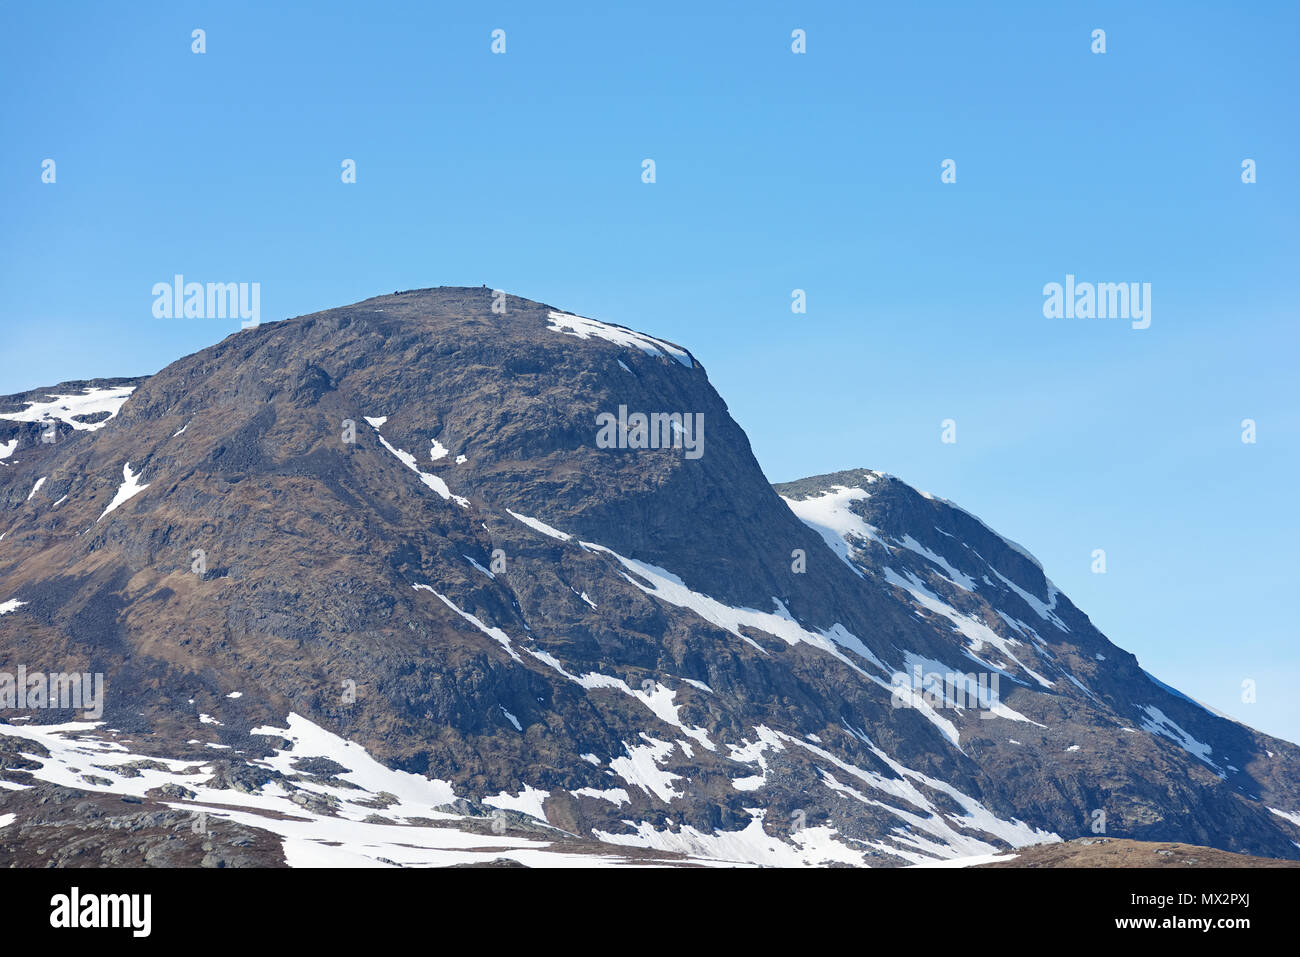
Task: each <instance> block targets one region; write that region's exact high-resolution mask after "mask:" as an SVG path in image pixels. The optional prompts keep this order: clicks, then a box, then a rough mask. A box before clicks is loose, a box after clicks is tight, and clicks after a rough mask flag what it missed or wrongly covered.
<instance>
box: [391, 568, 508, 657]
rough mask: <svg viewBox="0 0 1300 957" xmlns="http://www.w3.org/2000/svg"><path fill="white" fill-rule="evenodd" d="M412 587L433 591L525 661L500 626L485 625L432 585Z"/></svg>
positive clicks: (474, 624) (482, 630)
mask: <svg viewBox="0 0 1300 957" xmlns="http://www.w3.org/2000/svg"><path fill="white" fill-rule="evenodd" d="M411 587H412V588H414V589H416V590H417V591H427V592H430V593H432V594H434V595H437V597H438V598H439V599H441V601H442V603H443V604H444V605H446V606H447V607H448V608H450V609H451V610H452V611H454V612H455V613H456V614H458V615H460V616H461V617H462V618H464V619H465V620H466V621H468V622H469V623H470V624H471V625H473V626H474V627H475V628H477V629H478V630H479V631H481V632H483V634H485V635H487V636H488V637H489V638H491V639H492V640H493V641H495V642H497V643H498V644H499V645H501V647H502V648H504V649H505V650H506V651H507V652H509V654H510V657H511V658H513V659H515V661H523V659H522V658H520V657H519V653H518V652H516V651H515V649H514V645H512V644H511V643H510V636H509V635H507V634H506V633H505V632H504V631H502V630H501V629H500V628H493V627H492V626H490V625H485V624H483V622H481V621H479V620H478V619H477V618H475V617H474V616H473V615H471V614H470V613H469V612H467V611H462V610H461V609H460V608H459V607H458V606H457V605H456V603H455V602H454V601H452V600H451V599H450V598H448V597H447V596H446V595H442V594H439V593H438V592H436V591H434V590H433V586H432V585H412V586H411Z"/></svg>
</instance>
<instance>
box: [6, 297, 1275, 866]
mask: <svg viewBox="0 0 1300 957" xmlns="http://www.w3.org/2000/svg"><path fill="white" fill-rule="evenodd" d="M505 305H506V312H505V313H504V314H499V313H494V312H493V310H492V306H493V297H492V292H491V291H490V290H487V289H460V288H443V289H433V290H421V291H415V292H408V293H400V294H395V295H392V296H383V297H379V298H376V299H370V300H366V301H365V302H362V303H358V304H356V305H353V306H347V307H343V308H340V309H333V310H328V311H326V312H322V313H316V314H314V315H310V316H304V317H300V318H297V319H292V320H288V321H285V322H281V323H274V324H269V325H264V326H261V327H259V328H256V329H251V330H247V331H243V332H240V333H238V334H236V335H233V336H231V337H229V338H227V339H226V340H224V341H223V342H221V343H219V344H218V345H216V346H213V347H211V348H209V349H205V350H203V351H202V352H199V353H197V354H195V355H193V356H189V357H187V358H185V359H182V360H180V361H178V362H176V363H174V364H172V365H171V366H168V367H167V368H166V369H164V370H162V371H161V372H159V373H158V374H157V375H155V376H151V377H148V378H145V379H142V380H112V381H111V382H92V383H68V384H65V385H64V386H60V387H55V388H53V389H50V390H40V391H39V392H37V393H28V394H25V395H22V396H12V397H8V398H6V399H2V400H0V447H3V444H4V443H5V442H7V441H11V440H12V439H17V440H18V444H17V446H16V447H15V448H14V449H13V451H12V452H11V453H10V455H9V457H8V458H6V459H5V460H3V465H2V466H0V533H3V534H4V537H3V539H0V603H4V602H7V601H11V600H17V601H19V602H22V603H23V604H22V605H20V606H18V607H16V608H15V609H14V610H13V611H11V612H8V613H6V614H4V615H3V616H2V617H0V669H3V670H8V671H13V670H14V669H15V668H16V667H17V665H18V664H22V665H24V666H25V667H26V669H27V670H28V671H29V672H36V671H49V672H62V671H73V670H80V671H90V672H103V673H104V674H105V676H106V698H105V711H104V717H103V720H104V722H105V723H106V727H107V728H111V729H115V730H117V731H118V732H121V733H123V734H129V735H131V736H132V737H133V740H134V741H135V742H137V743H138V742H147V743H148V745H149V747H150V748H151V749H152V750H151V753H157V754H160V755H162V754H165V755H166V756H168V757H170V758H176V759H181V760H194V761H202V762H211V761H212V759H213V752H212V750H211V749H210V748H208V747H207V746H208V745H210V744H219V745H224V746H228V747H229V748H230V749H231V752H230V753H229V754H226V753H225V752H223V758H227V759H229V761H232V762H235V763H236V765H237V766H236V767H231V766H229V765H222V766H221V767H220V768H214V769H213V774H214V777H215V778H217V779H219V784H221V785H222V786H225V787H234V786H236V784H237V785H238V786H239V787H245V788H249V789H251V791H252V792H253V793H256V792H258V791H259V790H262V789H265V788H266V787H268V786H270V784H269V783H268V782H270V781H272V780H273V778H272V777H271V776H269V775H267V774H264V773H260V772H259V771H258V770H257V769H258V768H259V767H260V765H258V764H257V762H258V761H259V760H260V758H262V757H264V756H266V755H268V754H269V753H270V752H271V751H272V749H274V748H275V747H276V746H277V744H278V743H279V742H278V741H277V740H275V739H274V738H269V737H268V736H267V735H265V734H250V731H252V730H253V729H254V728H256V727H258V726H259V725H264V726H271V727H275V728H282V727H284V725H285V720H286V716H287V715H289V714H290V713H296V714H299V715H302V716H305V717H306V718H308V719H310V720H311V721H312V722H315V723H316V724H318V725H320V726H322V727H324V728H326V729H328V730H330V731H332V732H334V733H336V734H338V735H341V736H342V737H344V738H347V739H349V740H352V741H355V742H357V743H358V744H360V745H362V746H363V747H364V748H365V749H366V750H367V751H368V752H369V753H370V754H371V755H373V756H374V757H375V758H377V759H379V760H380V761H382V762H384V763H386V764H387V765H389V766H390V767H393V768H398V769H402V770H406V771H411V772H415V773H417V774H420V775H425V776H428V777H431V778H436V779H440V780H443V781H447V782H450V784H451V785H452V786H453V788H454V789H455V792H456V794H457V795H458V796H460V797H463V798H466V799H468V801H469V802H470V805H471V806H472V807H476V808H479V809H480V810H481V809H482V805H479V804H477V803H476V802H478V801H480V800H481V799H483V798H485V797H487V796H491V795H496V794H498V793H499V792H503V791H504V792H508V794H510V795H518V794H521V793H522V792H524V791H525V789H526V788H529V789H540V790H543V791H546V792H548V795H547V797H546V799H545V802H544V805H543V806H544V813H545V816H546V817H547V819H548V820H549V822H550V823H551V824H552V825H555V826H558V827H560V828H563V829H564V830H565V831H569V832H572V833H573V834H576V835H579V836H581V837H583V838H584V839H586V840H588V842H589V841H590V838H591V837H592V836H593V835H595V836H597V837H600V836H605V837H607V838H609V839H610V840H615V841H617V840H618V839H619V838H618V837H617V835H625V837H624V838H623V839H624V840H627V839H628V838H627V837H626V835H628V834H630V833H633V832H634V831H637V830H638V829H634V828H632V827H629V825H628V824H626V823H624V822H625V821H633V822H637V824H638V825H640V827H639V832H640V838H641V839H642V840H643V841H648V842H649V843H650V844H651V845H652V846H654V847H657V848H659V849H661V850H667V851H686V852H689V853H693V854H701V855H706V856H721V857H724V858H727V859H734V858H735V857H736V855H737V853H738V852H737V851H736V850H735V849H734V848H728V849H718V848H717V847H715V846H714V845H712V844H710V843H709V838H710V837H711V836H713V835H714V834H715V833H716V832H735V831H740V830H742V829H744V828H746V826H748V825H751V823H752V821H753V819H754V816H755V815H754V811H752V810H750V809H759V810H760V811H761V812H762V813H763V825H762V827H763V829H764V830H765V832H766V835H767V836H768V838H765V839H770V840H771V841H772V842H782V843H784V844H786V845H789V846H790V848H792V849H794V850H795V851H799V852H800V853H804V852H806V854H807V855H810V856H808V857H807V859H809V860H816V861H829V860H832V859H835V860H840V861H841V862H850V863H852V862H856V863H872V864H897V863H902V862H906V861H909V860H918V859H921V858H925V857H933V856H944V855H956V854H975V853H979V852H981V850H982V849H983V847H984V846H990V847H992V848H995V849H996V848H1004V847H1007V846H1008V845H1010V844H1024V843H1030V842H1033V841H1036V840H1043V839H1046V838H1048V837H1050V836H1051V835H1053V834H1055V835H1059V836H1061V837H1064V838H1072V837H1076V836H1079V835H1085V834H1090V833H1092V828H1093V827H1094V825H1095V823H1096V822H1097V821H1098V820H1099V818H1098V817H1097V816H1096V812H1097V811H1104V812H1105V826H1106V833H1109V834H1112V835H1116V836H1120V837H1127V838H1137V839H1143V840H1164V841H1172V840H1180V841H1185V842H1188V843H1195V844H1203V845H1209V846H1213V847H1218V848H1222V849H1225V850H1232V851H1238V852H1244V853H1251V854H1259V855H1265V856H1275V857H1290V858H1297V857H1300V849H1297V847H1296V846H1295V845H1294V844H1293V843H1292V842H1293V841H1294V840H1297V839H1300V828H1297V827H1296V825H1295V824H1294V823H1292V822H1290V821H1289V820H1288V819H1286V818H1284V817H1282V816H1280V815H1278V814H1275V813H1273V812H1271V811H1270V810H1269V808H1270V807H1272V808H1278V809H1280V810H1284V811H1287V812H1291V813H1295V812H1298V811H1300V786H1298V785H1297V781H1298V780H1300V776H1298V775H1297V770H1298V769H1300V751H1298V749H1297V748H1296V747H1295V746H1293V745H1291V744H1288V743H1286V742H1281V741H1277V740H1275V739H1272V738H1268V737H1267V736H1264V735H1261V734H1258V733H1256V732H1254V731H1252V730H1250V729H1248V728H1245V727H1244V726H1242V725H1239V724H1236V723H1234V722H1232V721H1229V720H1225V719H1223V718H1220V717H1217V716H1215V715H1213V714H1211V713H1210V712H1208V711H1206V710H1205V709H1203V708H1201V707H1200V706H1199V705H1197V704H1195V703H1194V702H1191V701H1189V700H1187V699H1185V698H1183V697H1181V696H1180V695H1178V694H1177V693H1176V692H1173V691H1172V690H1171V689H1167V688H1165V687H1163V686H1161V685H1159V684H1157V683H1156V682H1154V681H1153V680H1152V679H1151V678H1150V677H1148V676H1147V675H1146V674H1145V673H1144V672H1143V671H1142V670H1141V668H1140V667H1139V666H1138V664H1137V661H1136V660H1135V659H1134V658H1133V656H1132V655H1130V654H1128V653H1126V652H1124V651H1122V650H1120V649H1118V648H1116V647H1115V646H1113V645H1111V644H1110V643H1109V642H1108V641H1107V640H1106V638H1105V637H1104V636H1103V635H1101V634H1100V633H1099V632H1098V631H1096V629H1094V628H1093V627H1092V625H1091V623H1090V622H1089V621H1088V619H1087V617H1086V616H1085V615H1084V614H1082V613H1081V612H1080V611H1079V610H1078V609H1076V608H1074V606H1073V605H1071V604H1070V602H1069V601H1068V599H1067V598H1065V596H1063V595H1061V594H1059V593H1058V592H1056V590H1055V588H1054V587H1053V586H1052V585H1051V584H1050V582H1049V581H1048V580H1047V578H1046V577H1045V575H1044V573H1043V570H1042V569H1041V568H1039V566H1038V564H1037V563H1036V562H1035V561H1034V560H1033V559H1032V557H1030V556H1029V555H1028V553H1026V552H1025V551H1024V550H1023V549H1022V548H1020V547H1018V546H1015V545H1013V544H1011V543H1008V542H1006V541H1004V540H1003V539H1002V538H1000V537H999V536H998V535H997V534H996V533H995V532H993V531H992V530H990V529H989V528H987V527H986V526H985V525H983V523H981V522H980V521H979V520H978V519H976V518H974V517H973V516H971V515H969V514H968V513H966V512H964V511H962V510H961V509H959V508H957V507H955V506H953V505H951V504H949V503H946V502H943V501H941V500H937V499H932V498H927V497H924V496H923V495H921V494H920V493H918V492H916V491H915V490H913V489H911V488H910V487H908V486H907V485H905V484H904V483H902V482H900V481H898V480H897V479H894V478H891V477H889V476H885V475H882V474H879V473H874V472H870V471H867V470H855V471H852V472H843V473H837V474H835V475H829V476H820V477H817V478H810V479H805V480H802V481H800V482H795V483H790V484H788V485H783V486H778V487H777V488H775V489H774V488H773V487H771V486H770V485H769V484H768V483H767V481H766V479H765V478H764V476H763V474H762V471H761V469H760V468H759V466H758V464H757V463H756V462H755V460H754V457H753V455H752V452H751V450H750V447H749V442H748V440H747V438H746V437H745V434H744V432H743V431H742V430H741V429H740V427H739V426H738V425H737V424H736V423H735V422H734V421H733V420H732V419H731V417H730V415H729V414H728V412H727V408H726V405H725V403H724V402H723V401H722V399H721V397H720V396H718V394H717V393H716V392H715V391H714V390H713V388H712V387H711V386H710V385H709V382H708V378H707V375H706V372H705V370H704V368H703V367H702V366H701V365H700V364H699V362H698V360H696V359H694V357H692V356H690V355H689V353H687V352H686V351H685V350H683V349H681V348H680V347H677V346H675V345H673V344H671V343H664V342H660V341H658V340H653V339H647V338H644V337H639V336H638V335H637V334H632V333H630V331H629V330H623V329H621V328H620V327H610V326H602V325H595V326H593V325H590V324H588V323H586V322H582V321H577V320H573V319H564V318H560V319H556V318H554V316H553V313H556V312H558V310H554V309H553V308H552V307H549V306H545V305H542V304H539V303H534V302H529V301H527V300H523V299H518V298H515V297H507V299H506V300H505ZM127 386H133V387H134V391H133V392H132V393H131V394H130V397H129V398H128V399H127V400H126V401H125V403H124V404H122V405H121V406H120V411H117V412H116V414H111V417H108V416H107V415H106V414H105V413H99V414H93V413H92V415H94V419H93V421H92V419H91V417H90V416H87V417H86V421H88V422H92V424H96V425H98V426H99V427H98V428H96V429H94V430H90V429H86V428H80V429H79V428H77V427H76V426H75V425H74V424H71V423H65V422H60V423H58V425H57V440H56V441H54V442H53V443H48V442H47V443H42V442H41V441H40V434H41V432H42V431H43V430H44V431H46V432H48V431H49V427H48V426H44V427H43V426H42V425H41V424H40V423H36V422H18V421H13V420H7V419H5V418H3V415H5V414H6V413H11V414H13V413H18V412H19V411H20V410H22V409H24V408H28V407H29V403H32V402H37V401H45V400H44V399H43V398H42V396H43V395H44V394H45V393H46V392H47V391H48V392H53V393H77V394H80V393H83V392H84V391H85V390H86V389H87V388H91V389H102V390H108V389H110V388H122V387H127ZM620 406H624V407H626V409H627V410H628V412H629V413H631V412H644V413H655V412H661V413H682V414H683V415H689V414H695V413H699V414H701V415H702V416H703V423H704V431H703V437H704V444H703V454H702V455H701V456H700V457H699V458H689V457H687V456H686V455H685V454H684V450H683V449H681V448H658V449H618V448H601V447H598V444H597V441H596V437H597V430H598V427H597V416H598V415H600V414H601V413H612V414H617V413H618V410H619V407H620ZM368 419H369V420H371V421H367V420H368ZM353 433H354V434H355V440H351V439H352V437H353ZM128 466H129V467H128ZM124 468H126V469H127V471H125V472H124ZM42 478H44V481H43V482H41V484H40V486H39V487H38V488H37V487H36V483H37V481H38V480H39V479H42ZM140 486H145V487H144V488H143V489H142V490H140V491H137V492H135V494H133V495H130V497H124V495H125V493H126V492H129V491H131V490H133V489H136V488H139V487H140ZM33 490H34V491H33ZM115 500H118V504H117V505H116V506H115V507H114V508H112V510H111V511H108V512H107V513H106V514H105V510H106V509H108V508H109V506H110V505H111V504H113V503H114V501H115ZM526 520H527V521H526ZM548 527H549V529H550V530H552V531H550V532H548ZM565 536H568V537H567V538H565ZM200 572H201V573H200ZM417 586H419V587H417ZM584 596H585V597H584ZM917 664H920V665H921V670H922V674H926V673H933V672H953V673H963V674H965V673H969V674H974V675H977V676H978V674H981V673H982V674H983V675H984V676H985V677H988V676H990V675H996V676H997V680H998V694H999V703H998V706H997V707H996V708H994V709H993V711H992V716H991V717H985V715H988V714H989V713H990V711H989V709H988V708H981V707H978V706H976V707H966V708H961V709H959V708H956V707H951V706H946V705H945V704H944V703H943V701H942V700H936V699H934V698H933V696H931V701H930V702H929V703H927V702H926V700H925V698H924V697H923V696H921V695H917V696H915V697H914V696H912V695H911V694H910V693H909V694H907V695H901V694H897V693H891V692H892V690H893V689H892V685H893V682H894V675H895V673H904V674H909V675H910V674H911V673H912V670H913V668H914V666H916V665H917ZM235 693H237V694H238V697H231V695H232V694H235ZM941 697H942V692H941ZM986 703H987V702H986ZM898 704H907V705H909V706H905V707H896V705H898ZM5 714H7V715H17V716H21V715H30V723H31V724H44V723H50V722H58V721H67V720H68V719H69V717H70V715H69V713H68V712H67V711H63V712H60V711H53V710H31V711H9V712H5ZM200 715H207V716H210V717H209V718H208V720H207V721H205V720H203V719H202V718H200ZM3 721H4V722H5V723H10V722H11V721H12V718H4V719H3ZM214 722H220V723H214ZM20 750H21V749H19V751H20ZM15 753H19V752H15ZM20 760H26V759H20ZM240 762H243V763H244V770H243V772H241V771H240V768H239V766H238V765H239V764H240ZM248 762H251V763H252V764H251V765H249V764H248ZM38 763H39V762H38ZM250 768H251V776H250V773H249V772H250ZM38 776H39V775H38ZM11 780H15V781H17V780H26V779H25V778H21V777H15V778H11ZM232 781H233V782H235V784H231V783H230V782H232ZM615 789H622V790H623V791H624V792H626V794H625V800H619V801H617V802H616V801H615V800H610V799H607V798H602V797H598V796H593V792H605V791H610V790H615ZM583 791H586V792H587V793H575V792H583ZM4 798H5V792H4V791H0V802H2V801H3V800H4ZM0 811H3V805H2V804H0ZM651 829H653V830H654V831H655V832H657V836H655V837H653V838H648V837H646V834H647V833H649V831H650V830H651ZM830 829H833V834H832V832H831V830H830ZM750 833H751V837H753V836H754V834H753V832H750ZM611 835H615V836H614V837H610V836H611ZM683 835H687V836H683ZM700 835H703V836H700ZM758 837H759V838H762V835H758ZM751 843H752V842H751ZM759 843H761V840H760V842H759ZM826 843H829V844H830V845H832V846H833V852H832V853H829V854H828V853H827V852H825V850H824V848H823V850H821V851H816V850H815V848H816V847H821V846H822V845H823V844H826ZM250 846H252V845H250ZM809 848H814V850H809ZM241 853H248V852H241ZM764 853H768V852H767V851H760V850H755V849H752V848H751V849H750V850H748V851H746V852H745V854H748V855H750V857H752V858H754V859H759V858H762V855H763V854H764ZM745 854H741V855H740V856H742V857H744V856H745ZM819 854H820V855H821V856H818V855H819ZM728 855H731V856H728ZM240 859H241V860H242V858H240ZM764 859H769V858H764Z"/></svg>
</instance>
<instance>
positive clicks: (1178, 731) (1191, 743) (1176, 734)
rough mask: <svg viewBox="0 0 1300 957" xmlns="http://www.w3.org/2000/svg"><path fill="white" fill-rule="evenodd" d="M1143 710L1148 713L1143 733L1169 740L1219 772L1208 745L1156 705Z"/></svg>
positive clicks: (1221, 773) (1220, 773) (1143, 723)
mask: <svg viewBox="0 0 1300 957" xmlns="http://www.w3.org/2000/svg"><path fill="white" fill-rule="evenodd" d="M1142 710H1144V711H1145V712H1146V713H1147V716H1146V719H1145V720H1144V721H1143V722H1142V730H1143V731H1147V732H1149V733H1151V734H1158V735H1160V736H1162V737H1165V738H1168V739H1169V740H1170V741H1172V742H1174V743H1175V744H1177V745H1178V746H1179V747H1180V748H1182V749H1183V750H1184V751H1186V752H1187V753H1188V754H1190V755H1192V756H1193V757H1194V758H1196V759H1197V760H1198V761H1203V762H1205V763H1206V764H1208V765H1209V766H1210V767H1212V768H1214V770H1215V771H1219V766H1218V765H1217V764H1215V763H1214V762H1213V761H1212V760H1211V758H1212V757H1213V754H1214V752H1213V750H1212V749H1211V748H1210V746H1209V745H1208V744H1204V743H1203V742H1200V741H1197V740H1196V739H1195V738H1193V737H1192V736H1191V735H1190V734H1188V733H1187V732H1186V731H1184V730H1183V729H1182V728H1180V727H1179V726H1178V725H1177V724H1175V723H1174V721H1173V719H1172V718H1170V717H1169V716H1168V715H1166V714H1165V713H1164V712H1163V711H1161V710H1160V709H1159V708H1157V707H1156V706H1155V705H1151V704H1148V705H1144V706H1143V709H1142ZM1219 776H1220V777H1223V772H1221V771H1220V772H1219Z"/></svg>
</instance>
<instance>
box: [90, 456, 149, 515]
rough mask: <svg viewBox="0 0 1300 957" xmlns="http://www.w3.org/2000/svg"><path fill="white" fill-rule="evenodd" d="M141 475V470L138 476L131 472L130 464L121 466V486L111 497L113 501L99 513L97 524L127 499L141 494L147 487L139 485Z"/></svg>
mask: <svg viewBox="0 0 1300 957" xmlns="http://www.w3.org/2000/svg"><path fill="white" fill-rule="evenodd" d="M143 475H144V470H143V469H142V470H141V471H140V474H139V475H137V474H136V473H134V472H132V471H131V463H130V462H127V463H126V464H125V465H123V466H122V484H121V485H119V486H118V489H117V494H116V495H114V496H113V501H111V502H109V503H108V508H106V509H104V511H102V512H101V513H100V515H99V518H97V519H95V521H96V522H98V521H99V520H100V519H102V518H103V517H104V516H105V515H107V514H108V513H109V512H111V511H113V509H115V508H117V507H118V506H119V505H121V504H122V503H123V502H125V501H126V500H127V499H129V498H131V497H132V496H134V495H138V494H140V493H141V492H143V491H144V490H145V489H147V488H148V487H149V486H148V484H145V485H141V484H140V479H141V477H142V476H143Z"/></svg>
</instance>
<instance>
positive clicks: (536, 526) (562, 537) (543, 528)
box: [506, 509, 573, 542]
mask: <svg viewBox="0 0 1300 957" xmlns="http://www.w3.org/2000/svg"><path fill="white" fill-rule="evenodd" d="M506 511H507V512H510V516H511V518H515V519H518V520H519V521H521V522H523V523H524V524H525V525H527V526H528V527H529V528H531V529H532V530H533V531H535V532H541V533H542V534H543V535H549V536H550V537H551V538H554V539H556V540H558V541H561V542H567V541H568V540H569V539H571V538H572V537H573V536H572V535H566V534H565V533H564V532H561V531H559V530H558V529H554V528H551V526H549V525H547V524H546V523H545V522H543V521H541V520H540V519H536V518H530V517H529V516H527V515H520V514H519V513H518V512H511V511H510V509H506Z"/></svg>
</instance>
